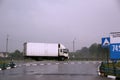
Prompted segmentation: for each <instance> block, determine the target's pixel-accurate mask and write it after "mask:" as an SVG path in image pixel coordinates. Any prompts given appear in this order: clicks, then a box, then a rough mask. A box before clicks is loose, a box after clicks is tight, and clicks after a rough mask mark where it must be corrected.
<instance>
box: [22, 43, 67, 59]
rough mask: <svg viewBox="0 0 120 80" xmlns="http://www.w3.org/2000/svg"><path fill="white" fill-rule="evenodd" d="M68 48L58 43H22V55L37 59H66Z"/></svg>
mask: <svg viewBox="0 0 120 80" xmlns="http://www.w3.org/2000/svg"><path fill="white" fill-rule="evenodd" d="M68 52H69V50H68V49H67V48H65V46H64V45H62V44H59V43H31V42H26V43H24V57H28V58H33V59H36V60H39V59H41V58H56V59H58V60H65V59H68V58H69V56H68Z"/></svg>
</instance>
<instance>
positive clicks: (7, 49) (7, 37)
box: [5, 34, 9, 57]
mask: <svg viewBox="0 0 120 80" xmlns="http://www.w3.org/2000/svg"><path fill="white" fill-rule="evenodd" d="M8 37H9V35H8V34H7V38H6V54H5V57H6V56H7V54H8Z"/></svg>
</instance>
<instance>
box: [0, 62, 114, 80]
mask: <svg viewBox="0 0 120 80" xmlns="http://www.w3.org/2000/svg"><path fill="white" fill-rule="evenodd" d="M99 64H100V62H98V61H68V62H58V61H40V62H30V63H22V64H18V65H17V67H16V68H13V69H8V70H2V71H0V80H113V79H110V78H105V77H100V76H98V73H97V67H98V65H99Z"/></svg>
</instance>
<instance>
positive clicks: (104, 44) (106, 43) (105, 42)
mask: <svg viewBox="0 0 120 80" xmlns="http://www.w3.org/2000/svg"><path fill="white" fill-rule="evenodd" d="M109 45H110V37H105V38H102V47H103V48H106V47H109Z"/></svg>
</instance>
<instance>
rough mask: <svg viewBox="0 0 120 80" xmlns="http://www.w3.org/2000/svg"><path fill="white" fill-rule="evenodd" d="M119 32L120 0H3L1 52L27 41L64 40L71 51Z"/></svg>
mask: <svg viewBox="0 0 120 80" xmlns="http://www.w3.org/2000/svg"><path fill="white" fill-rule="evenodd" d="M110 32H120V0H0V52H2V51H5V50H6V37H7V34H8V35H9V38H8V39H9V51H14V50H16V49H19V50H22V49H23V43H24V42H47V43H62V44H64V45H65V46H66V47H67V48H68V49H70V50H71V51H72V46H73V40H75V49H76V50H77V49H81V48H82V47H84V46H87V47H89V46H90V45H91V44H92V43H95V42H96V43H101V37H106V36H109V33H110Z"/></svg>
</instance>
